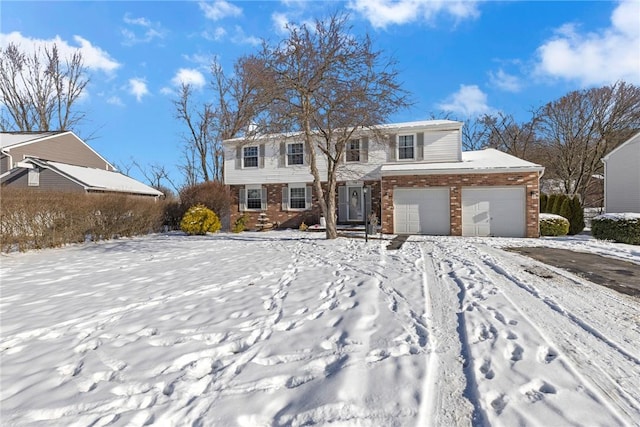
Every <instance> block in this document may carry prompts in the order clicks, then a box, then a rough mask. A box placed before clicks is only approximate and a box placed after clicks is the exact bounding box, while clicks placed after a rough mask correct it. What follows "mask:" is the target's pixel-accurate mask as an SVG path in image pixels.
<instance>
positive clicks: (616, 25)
mask: <svg viewBox="0 0 640 427" xmlns="http://www.w3.org/2000/svg"><path fill="white" fill-rule="evenodd" d="M537 54H538V58H537V59H538V64H537V66H536V68H535V72H536V74H538V75H542V76H549V77H556V78H561V79H566V80H575V81H578V82H580V84H582V85H583V86H589V85H601V84H610V83H613V82H615V81H617V80H625V81H627V82H630V83H635V84H638V83H640V2H638V1H637V0H626V1H623V2H621V3H619V4H618V6H617V7H616V8H615V10H614V11H613V13H612V15H611V26H610V27H608V28H605V29H602V30H600V31H597V32H589V33H581V32H580V31H579V28H578V27H577V26H576V25H575V24H565V25H563V26H562V27H560V28H558V29H557V30H556V34H555V36H554V37H553V38H552V39H550V40H548V41H547V42H545V43H544V44H543V45H542V46H540V47H539V48H538V51H537Z"/></svg>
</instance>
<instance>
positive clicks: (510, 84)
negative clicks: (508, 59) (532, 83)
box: [489, 68, 522, 93]
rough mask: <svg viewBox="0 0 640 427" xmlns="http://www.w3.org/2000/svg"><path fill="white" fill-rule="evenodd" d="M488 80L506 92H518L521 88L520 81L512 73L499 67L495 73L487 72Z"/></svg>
mask: <svg viewBox="0 0 640 427" xmlns="http://www.w3.org/2000/svg"><path fill="white" fill-rule="evenodd" d="M489 80H490V81H491V84H492V85H493V86H495V87H497V88H498V89H501V90H504V91H507V92H514V93H515V92H520V90H521V89H522V83H521V81H520V79H519V78H518V77H516V76H514V75H511V74H507V73H505V72H504V70H503V69H502V68H501V69H499V70H498V71H497V72H496V73H494V72H489Z"/></svg>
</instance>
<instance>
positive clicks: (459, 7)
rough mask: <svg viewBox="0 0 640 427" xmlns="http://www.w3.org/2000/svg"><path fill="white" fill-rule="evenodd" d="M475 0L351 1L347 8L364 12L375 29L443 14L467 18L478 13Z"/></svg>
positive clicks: (362, 13)
mask: <svg viewBox="0 0 640 427" xmlns="http://www.w3.org/2000/svg"><path fill="white" fill-rule="evenodd" d="M476 4H477V2H476V1H475V0H447V1H443V0H349V2H348V3H347V7H348V8H350V9H352V10H355V11H356V12H358V13H359V14H361V15H363V16H364V17H365V18H366V19H367V20H368V21H369V22H370V23H371V25H373V26H374V27H375V28H386V27H387V26H388V25H401V24H407V23H411V22H416V21H418V22H419V21H423V20H426V21H429V22H431V21H433V20H434V19H435V18H436V16H438V15H440V14H449V15H451V16H453V17H454V18H456V19H458V20H460V19H467V18H475V17H477V16H478V9H477V7H476Z"/></svg>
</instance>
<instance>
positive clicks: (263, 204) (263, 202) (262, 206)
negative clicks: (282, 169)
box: [260, 187, 267, 211]
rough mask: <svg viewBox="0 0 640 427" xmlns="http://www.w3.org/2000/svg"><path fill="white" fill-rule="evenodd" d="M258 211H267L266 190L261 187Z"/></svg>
mask: <svg viewBox="0 0 640 427" xmlns="http://www.w3.org/2000/svg"><path fill="white" fill-rule="evenodd" d="M260 209H261V210H263V211H266V210H267V188H266V187H262V197H261V198H260Z"/></svg>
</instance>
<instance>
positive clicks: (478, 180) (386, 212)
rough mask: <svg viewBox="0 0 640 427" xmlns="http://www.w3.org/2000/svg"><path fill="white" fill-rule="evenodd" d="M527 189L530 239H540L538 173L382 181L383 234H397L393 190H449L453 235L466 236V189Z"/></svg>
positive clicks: (417, 176)
mask: <svg viewBox="0 0 640 427" xmlns="http://www.w3.org/2000/svg"><path fill="white" fill-rule="evenodd" d="M512 185H517V186H524V187H525V199H526V237H539V226H538V213H539V197H538V196H539V188H538V186H539V177H538V173H537V172H526V173H488V174H460V175H406V176H404V175H403V176H385V177H383V178H382V186H381V190H382V192H381V195H382V221H381V225H382V232H383V233H388V234H393V232H394V230H393V222H394V218H393V190H394V188H396V187H399V188H426V187H448V188H449V197H450V203H449V207H450V221H451V235H452V236H461V235H462V200H461V198H462V188H463V187H492V186H494V187H506V186H512Z"/></svg>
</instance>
